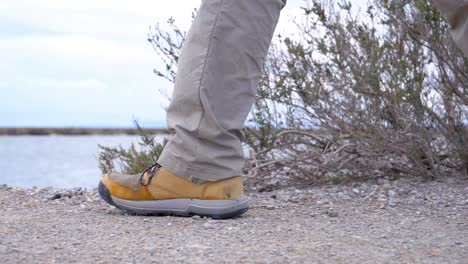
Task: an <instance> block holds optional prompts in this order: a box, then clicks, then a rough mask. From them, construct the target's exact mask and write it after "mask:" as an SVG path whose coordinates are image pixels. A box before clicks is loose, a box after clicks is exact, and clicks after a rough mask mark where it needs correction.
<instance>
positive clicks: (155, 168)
mask: <svg viewBox="0 0 468 264" xmlns="http://www.w3.org/2000/svg"><path fill="white" fill-rule="evenodd" d="M159 168H161V165H159V164H158V163H154V164H153V165H151V166H150V167H148V168H147V169H146V170H145V171H144V172H143V173H142V174H141V176H140V184H141V186H148V185H149V184H150V183H151V180H152V179H153V176H154V174H155V173H156V171H158V169H159ZM145 173H148V174H149V178H148V181H147V182H146V183H144V182H143V176H145Z"/></svg>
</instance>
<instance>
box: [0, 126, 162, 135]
mask: <svg viewBox="0 0 468 264" xmlns="http://www.w3.org/2000/svg"><path fill="white" fill-rule="evenodd" d="M143 131H144V132H145V133H150V134H169V130H168V129H165V128H151V129H143ZM121 134H124V135H137V134H138V130H137V129H135V128H74V127H73V128H70V127H69V128H47V127H44V128H38V127H17V128H0V136H24V135H121Z"/></svg>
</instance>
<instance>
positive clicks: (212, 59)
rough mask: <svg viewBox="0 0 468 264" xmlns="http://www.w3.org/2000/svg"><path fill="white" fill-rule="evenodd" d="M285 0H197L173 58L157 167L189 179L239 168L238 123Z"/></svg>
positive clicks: (248, 103)
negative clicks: (175, 66) (166, 138)
mask: <svg viewBox="0 0 468 264" xmlns="http://www.w3.org/2000/svg"><path fill="white" fill-rule="evenodd" d="M285 2H286V0H204V1H203V3H202V5H201V7H200V9H199V10H198V14H197V16H196V18H195V21H194V22H193V24H192V27H191V29H190V30H189V32H188V34H187V37H186V40H185V43H184V46H183V48H182V54H181V57H180V60H179V64H178V70H177V76H176V81H175V87H174V93H173V96H172V101H171V103H170V105H169V108H168V111H167V121H168V126H169V128H170V129H171V130H173V131H174V134H173V135H172V136H171V137H170V139H169V142H168V144H167V145H166V147H165V148H164V150H163V152H162V154H161V157H160V158H159V160H158V163H160V164H161V165H162V166H163V167H166V168H167V169H169V170H170V171H172V172H173V173H175V174H177V175H179V176H182V177H185V178H187V179H190V180H192V181H195V182H200V181H215V180H220V179H225V178H229V177H233V176H237V175H240V174H241V169H242V167H243V165H244V158H243V151H242V145H241V139H242V132H241V128H242V127H243V125H244V122H245V119H246V117H247V115H248V113H249V111H250V109H251V107H252V104H253V103H254V100H255V94H256V92H257V86H258V83H259V81H260V78H261V73H262V66H263V63H264V60H265V56H266V54H267V51H268V47H269V45H270V42H271V39H272V36H273V32H274V30H275V27H276V24H277V22H278V18H279V14H280V10H281V9H282V8H283V6H284V5H285Z"/></svg>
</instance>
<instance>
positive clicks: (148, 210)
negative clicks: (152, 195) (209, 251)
mask: <svg viewBox="0 0 468 264" xmlns="http://www.w3.org/2000/svg"><path fill="white" fill-rule="evenodd" d="M98 189H99V194H100V196H101V198H102V199H103V200H104V201H106V202H107V203H109V204H111V205H113V206H115V207H117V208H119V209H122V210H126V211H129V212H132V213H135V214H143V215H174V216H187V217H189V216H193V215H199V216H205V217H210V218H214V219H226V218H232V217H236V216H239V215H241V214H243V213H245V212H247V210H249V200H248V198H247V197H246V196H242V197H240V198H238V199H235V200H198V199H168V200H157V201H130V200H124V199H119V198H117V197H114V196H112V195H111V194H110V192H109V190H108V189H107V187H106V186H105V185H104V184H103V183H102V182H100V183H99V188H98Z"/></svg>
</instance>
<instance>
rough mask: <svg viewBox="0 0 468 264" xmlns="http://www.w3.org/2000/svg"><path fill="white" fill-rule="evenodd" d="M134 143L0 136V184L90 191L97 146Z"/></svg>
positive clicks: (124, 138)
mask: <svg viewBox="0 0 468 264" xmlns="http://www.w3.org/2000/svg"><path fill="white" fill-rule="evenodd" d="M159 139H161V140H162V136H161V137H160V138H159ZM137 142H138V137H137V136H129V135H113V136H102V135H96V136H59V135H51V136H0V184H7V185H8V186H15V187H22V188H31V187H33V186H37V187H48V186H52V187H60V188H71V187H86V188H94V187H96V186H97V184H98V182H99V180H100V178H101V176H102V175H101V171H100V170H99V168H98V164H99V163H98V144H101V145H104V146H118V145H121V146H123V147H128V146H130V145H131V143H137Z"/></svg>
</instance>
